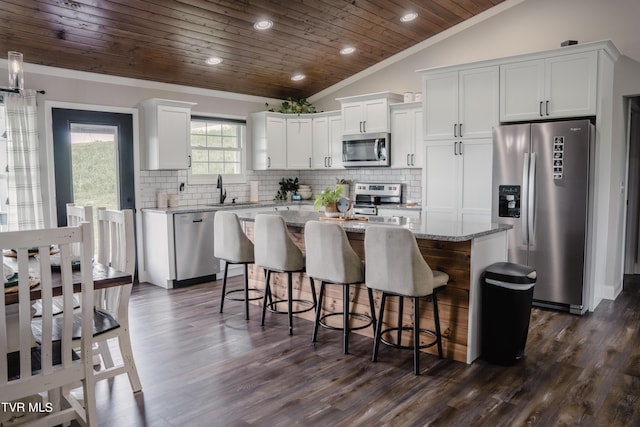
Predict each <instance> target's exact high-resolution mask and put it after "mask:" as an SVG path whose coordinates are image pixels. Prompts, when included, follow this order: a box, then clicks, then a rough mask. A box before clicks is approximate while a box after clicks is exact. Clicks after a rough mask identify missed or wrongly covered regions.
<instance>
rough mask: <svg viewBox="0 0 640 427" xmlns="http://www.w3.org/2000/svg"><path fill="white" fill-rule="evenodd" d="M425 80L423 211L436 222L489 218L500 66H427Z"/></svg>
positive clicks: (423, 80) (428, 218) (485, 220)
mask: <svg viewBox="0 0 640 427" xmlns="http://www.w3.org/2000/svg"><path fill="white" fill-rule="evenodd" d="M422 82H423V87H422V89H423V93H424V100H423V106H424V123H425V138H424V139H425V142H424V147H423V150H424V151H423V155H424V158H423V162H424V168H423V173H422V176H423V178H422V188H423V190H422V191H423V195H422V200H423V209H424V215H425V217H426V219H427V220H436V221H437V220H446V221H472V222H488V221H489V220H490V219H491V176H492V175H491V173H492V134H491V132H492V127H493V126H497V125H498V124H499V101H500V100H499V67H498V65H492V66H486V67H471V68H469V67H467V68H464V67H455V68H453V69H452V68H448V69H446V70H442V69H438V70H436V71H429V70H427V71H424V72H423V79H422Z"/></svg>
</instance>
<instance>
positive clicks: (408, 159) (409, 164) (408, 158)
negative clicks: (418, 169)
mask: <svg viewBox="0 0 640 427" xmlns="http://www.w3.org/2000/svg"><path fill="white" fill-rule="evenodd" d="M410 159H411V154H407V166H411V160H410Z"/></svg>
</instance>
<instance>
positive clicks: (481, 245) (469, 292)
mask: <svg viewBox="0 0 640 427" xmlns="http://www.w3.org/2000/svg"><path fill="white" fill-rule="evenodd" d="M274 214H276V215H281V216H282V217H283V218H284V219H285V221H286V223H287V226H288V230H289V233H290V234H291V237H292V238H293V240H294V242H295V243H296V244H297V245H298V246H299V247H300V248H302V249H303V250H304V224H305V223H306V222H307V221H310V220H317V219H319V214H317V213H315V212H296V211H285V212H276V213H274ZM255 215H256V214H255V213H250V212H246V213H243V212H242V211H238V216H239V218H240V220H241V221H243V222H244V227H245V232H246V233H247V235H248V236H249V238H250V239H252V240H253V235H254V220H255ZM387 221H388V220H387ZM384 223H385V222H378V221H376V220H375V219H374V218H372V220H370V221H344V222H341V224H342V225H343V227H344V229H345V231H346V232H347V236H348V238H349V242H350V243H351V245H352V247H353V248H354V250H355V251H356V252H357V253H358V254H359V255H360V257H361V258H362V259H364V232H365V230H366V228H367V227H375V226H376V225H380V224H384ZM394 224H396V225H397V226H399V227H405V228H408V229H410V230H411V231H412V232H413V233H414V235H415V236H416V240H417V242H418V247H419V248H420V252H421V253H422V255H423V256H424V258H425V259H426V260H427V262H428V263H429V266H430V267H431V268H432V269H434V270H440V271H443V272H445V273H447V274H448V275H449V277H450V279H449V284H448V285H447V287H446V289H445V290H444V291H442V292H439V293H438V305H439V309H440V324H441V328H442V335H443V342H442V343H443V350H444V356H445V357H447V358H451V359H454V360H457V361H461V362H466V363H471V362H473V360H475V359H476V358H477V357H478V356H480V336H479V334H480V286H481V281H482V273H483V271H484V269H485V268H486V267H487V266H488V265H490V264H492V263H494V262H500V261H506V259H507V237H506V234H507V231H508V229H509V228H510V226H508V225H499V224H477V223H474V224H472V223H451V222H441V223H430V224H426V222H425V221H424V220H417V219H416V220H413V221H412V220H410V219H407V218H405V219H400V220H398V219H396V220H395V222H394ZM249 281H250V287H257V288H259V289H263V288H264V272H263V271H262V269H260V268H259V267H257V266H255V265H252V266H250V270H249ZM308 281H309V279H308V277H307V276H306V275H305V274H304V273H297V274H294V298H299V299H307V300H311V299H312V298H311V294H310V292H311V291H310V287H309V284H308ZM272 291H273V293H274V298H275V299H279V298H286V276H285V275H280V274H274V275H272ZM374 298H375V304H376V309H377V308H379V303H380V295H379V294H378V293H377V292H375V291H374ZM350 301H351V304H352V305H351V311H354V312H358V313H363V314H371V313H370V309H369V303H368V299H367V292H366V287H365V285H364V284H362V285H360V286H352V287H351V293H350ZM255 303H257V304H261V301H257V302H255ZM397 309H398V305H397V303H396V299H393V300H391V303H390V304H388V308H387V309H386V310H385V315H384V319H383V322H384V323H388V324H389V323H390V324H391V325H395V321H396V319H397ZM323 310H326V311H327V312H336V311H337V312H340V311H342V289H341V288H340V287H337V286H328V287H327V290H326V298H325V303H324V306H323ZM412 312H413V310H412V306H411V303H410V302H409V301H408V300H407V301H406V302H405V307H404V310H403V319H404V323H405V325H412V324H413V315H412V314H411V313H412ZM421 313H422V317H421V320H420V322H421V326H423V327H426V328H429V329H433V311H432V309H431V304H429V305H428V306H427V303H426V302H425V303H422V304H421ZM376 314H377V313H376ZM298 316H299V317H301V318H304V319H307V320H310V321H313V319H314V312H313V311H309V312H306V313H301V314H298ZM353 332H354V333H358V334H362V335H366V336H369V337H373V333H372V330H371V328H365V329H361V330H356V331H353ZM423 351H426V352H428V353H431V354H437V350H436V349H435V347H430V348H428V349H425V350H423Z"/></svg>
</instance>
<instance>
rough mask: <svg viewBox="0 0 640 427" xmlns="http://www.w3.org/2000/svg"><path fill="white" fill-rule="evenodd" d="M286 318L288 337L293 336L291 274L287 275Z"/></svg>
mask: <svg viewBox="0 0 640 427" xmlns="http://www.w3.org/2000/svg"><path fill="white" fill-rule="evenodd" d="M287 276H288V277H287V308H288V313H287V316H288V318H289V335H293V274H292V273H291V272H288V273H287Z"/></svg>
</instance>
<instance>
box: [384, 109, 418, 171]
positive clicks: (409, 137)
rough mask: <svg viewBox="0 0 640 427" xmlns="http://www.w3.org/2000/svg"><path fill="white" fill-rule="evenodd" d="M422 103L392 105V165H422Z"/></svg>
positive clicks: (408, 166)
mask: <svg viewBox="0 0 640 427" xmlns="http://www.w3.org/2000/svg"><path fill="white" fill-rule="evenodd" d="M422 124H423V116H422V103H420V102H411V103H405V104H393V105H391V167H394V168H421V167H422V145H423V144H422V139H423V137H422V135H423V130H422V128H423V125H422Z"/></svg>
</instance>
